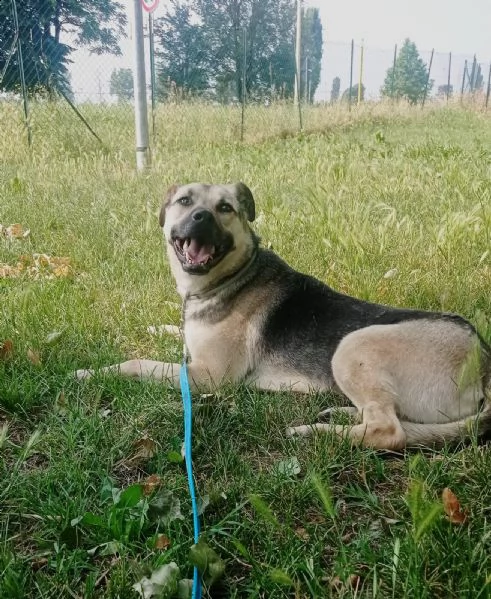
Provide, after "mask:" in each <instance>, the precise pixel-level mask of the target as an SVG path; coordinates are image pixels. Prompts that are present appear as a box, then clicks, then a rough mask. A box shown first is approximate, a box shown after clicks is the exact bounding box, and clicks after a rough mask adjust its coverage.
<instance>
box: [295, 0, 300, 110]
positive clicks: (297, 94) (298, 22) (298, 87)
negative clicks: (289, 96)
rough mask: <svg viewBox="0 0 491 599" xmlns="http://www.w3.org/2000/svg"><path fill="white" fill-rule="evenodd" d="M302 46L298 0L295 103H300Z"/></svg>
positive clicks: (298, 0) (298, 1)
mask: <svg viewBox="0 0 491 599" xmlns="http://www.w3.org/2000/svg"><path fill="white" fill-rule="evenodd" d="M301 45H302V0H297V37H296V41H295V89H294V90H293V103H294V104H295V106H296V105H297V104H298V103H299V102H300V55H301Z"/></svg>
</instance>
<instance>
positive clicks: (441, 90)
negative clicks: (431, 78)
mask: <svg viewBox="0 0 491 599" xmlns="http://www.w3.org/2000/svg"><path fill="white" fill-rule="evenodd" d="M437 96H438V97H439V98H446V97H447V96H448V97H449V98H451V97H452V96H453V85H448V84H445V85H439V86H438V92H437Z"/></svg>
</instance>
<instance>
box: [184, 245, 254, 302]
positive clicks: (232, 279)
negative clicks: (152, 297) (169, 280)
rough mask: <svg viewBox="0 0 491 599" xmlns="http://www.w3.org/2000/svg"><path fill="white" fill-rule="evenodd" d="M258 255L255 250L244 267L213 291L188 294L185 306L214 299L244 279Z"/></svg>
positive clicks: (226, 278)
mask: <svg viewBox="0 0 491 599" xmlns="http://www.w3.org/2000/svg"><path fill="white" fill-rule="evenodd" d="M257 254H258V250H257V248H255V249H254V251H253V253H252V254H251V257H250V258H249V260H248V261H247V262H246V263H245V264H244V266H242V267H241V268H240V269H239V270H238V271H237V272H235V273H234V274H232V275H230V276H228V277H225V278H224V279H222V281H221V283H219V284H218V285H217V286H216V287H213V288H212V289H208V290H207V291H203V292H202V293H188V294H186V296H185V297H184V301H183V306H185V305H186V302H187V300H189V299H200V300H204V299H209V298H211V297H213V296H214V295H216V294H217V293H220V292H221V291H223V290H224V289H226V288H227V287H228V286H229V285H232V284H233V283H234V282H235V281H236V280H237V279H239V278H240V277H242V276H243V274H244V273H245V272H246V271H247V270H249V268H250V267H251V266H252V264H253V262H255V260H256V258H257Z"/></svg>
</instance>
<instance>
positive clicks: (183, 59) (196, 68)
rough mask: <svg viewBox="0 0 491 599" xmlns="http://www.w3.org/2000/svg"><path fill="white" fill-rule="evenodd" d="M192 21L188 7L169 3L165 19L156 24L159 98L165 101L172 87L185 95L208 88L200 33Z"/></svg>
mask: <svg viewBox="0 0 491 599" xmlns="http://www.w3.org/2000/svg"><path fill="white" fill-rule="evenodd" d="M192 21H193V13H192V10H191V7H190V6H189V5H183V4H182V3H181V2H179V0H171V2H170V8H169V9H168V10H167V13H166V15H165V16H164V17H162V18H161V19H159V20H158V21H157V22H156V25H155V36H156V39H158V40H159V41H160V50H159V51H158V52H157V57H158V59H159V67H158V70H157V72H158V82H159V83H158V94H159V96H160V97H166V96H167V95H168V94H169V93H170V91H171V89H172V88H174V87H177V88H179V89H180V90H181V91H182V92H183V93H184V94H188V93H196V92H202V91H204V90H206V89H207V87H208V86H209V79H208V65H209V59H208V54H207V50H206V45H205V43H204V36H203V30H202V27H201V26H200V25H199V24H196V23H193V22H192Z"/></svg>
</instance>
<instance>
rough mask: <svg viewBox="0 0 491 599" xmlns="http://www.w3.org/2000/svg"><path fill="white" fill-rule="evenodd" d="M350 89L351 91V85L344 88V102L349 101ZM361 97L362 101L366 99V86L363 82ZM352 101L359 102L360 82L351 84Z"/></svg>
mask: <svg viewBox="0 0 491 599" xmlns="http://www.w3.org/2000/svg"><path fill="white" fill-rule="evenodd" d="M349 91H350V88H349V87H348V88H347V89H345V90H344V92H343V97H342V98H341V99H342V100H343V102H348V101H349V95H350V93H349ZM360 98H361V101H362V102H363V100H364V99H365V86H364V85H363V83H362V84H361V96H360ZM351 101H352V102H358V83H355V84H354V85H352V86H351Z"/></svg>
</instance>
